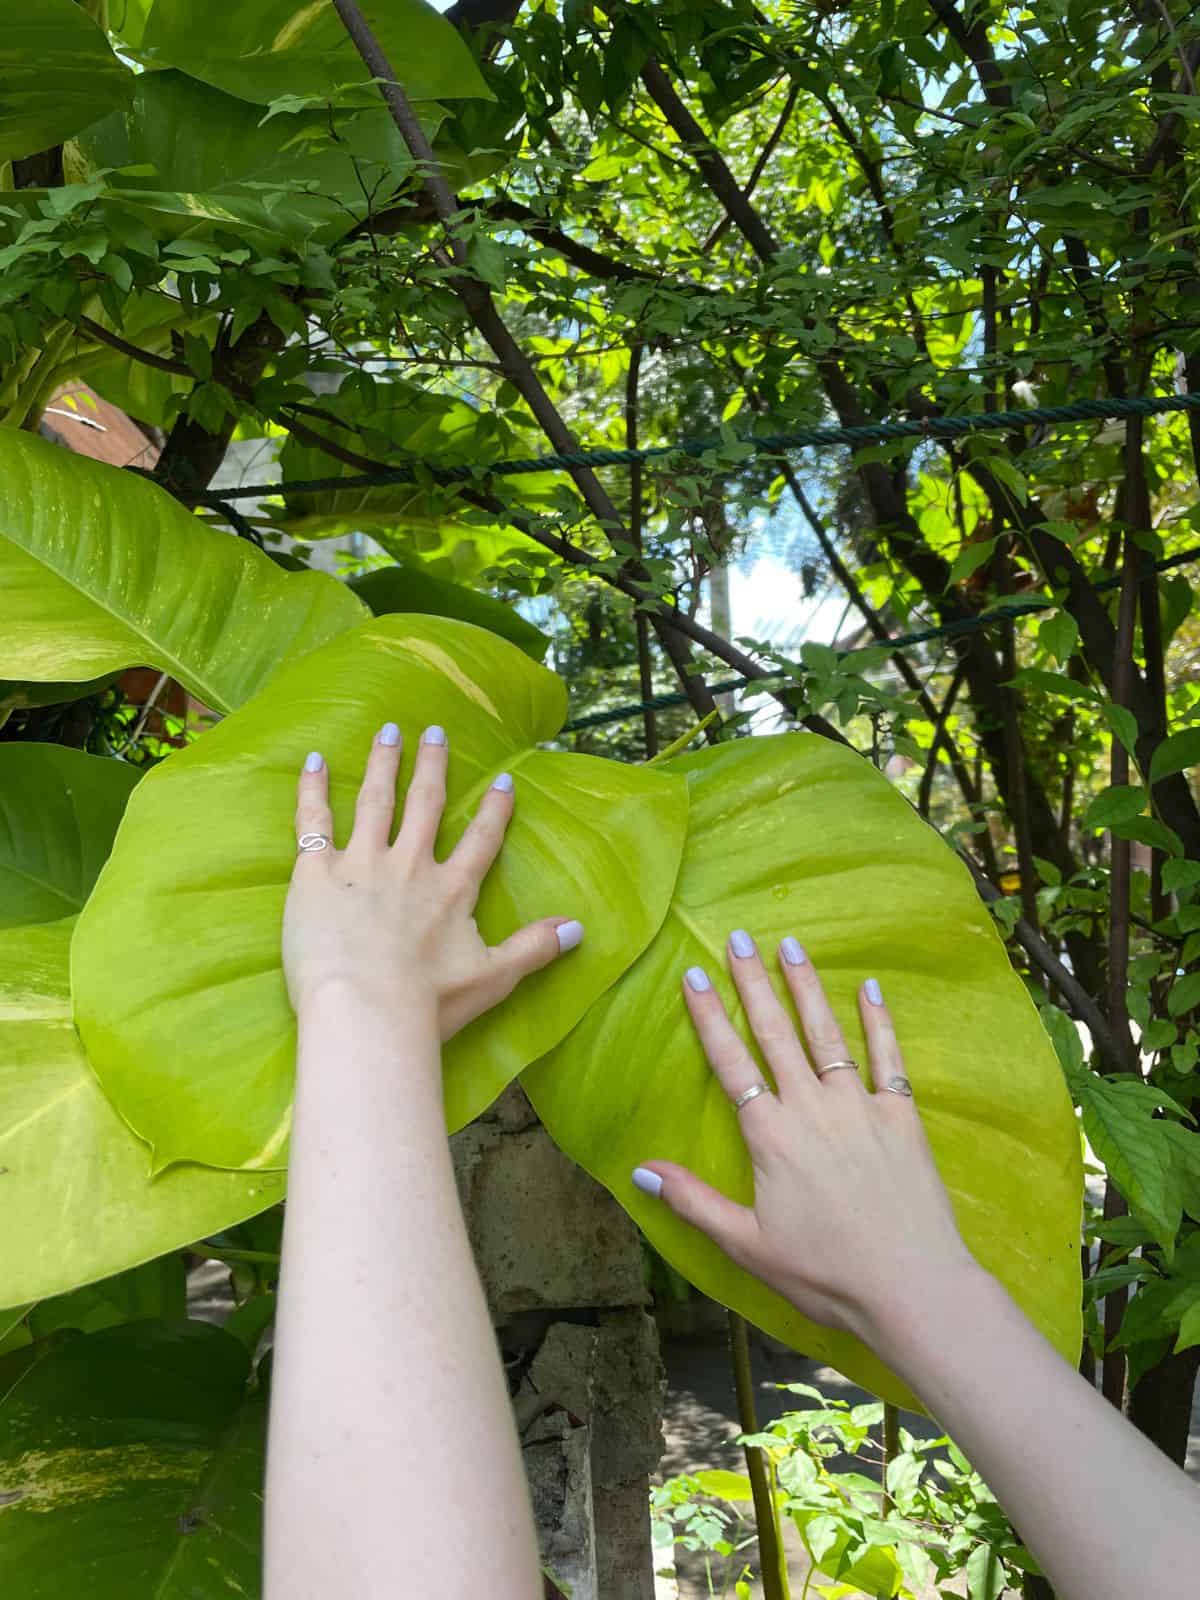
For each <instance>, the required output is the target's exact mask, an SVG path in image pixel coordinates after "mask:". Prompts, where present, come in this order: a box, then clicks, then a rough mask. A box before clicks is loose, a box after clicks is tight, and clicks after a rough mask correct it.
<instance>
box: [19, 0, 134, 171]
mask: <svg viewBox="0 0 1200 1600" xmlns="http://www.w3.org/2000/svg"><path fill="white" fill-rule="evenodd" d="M133 81H134V80H133V74H132V73H131V72H130V71H129V69H128V68H127V67H124V66H122V64H121V63H120V62H119V61H118V60H117V58H116V56H115V55H114V54H113V52H112V50H111V49H110V48H109V43H108V40H107V39H106V38H105V37H104V34H103V33H102V32H101V30H100V29H99V28H98V27H97V26H96V24H95V23H94V22H93V21H92V19H91V17H89V16H88V14H87V12H86V10H85V9H84V8H83V7H82V6H80V5H76V4H75V0H22V3H21V4H20V5H14V6H5V7H4V15H3V16H0V83H3V86H4V88H3V93H2V94H0V161H11V160H13V158H14V157H20V156H31V155H36V154H37V152H38V151H40V150H47V149H49V147H50V146H51V145H54V144H59V143H61V141H62V140H63V139H65V138H67V137H68V136H69V135H70V134H72V133H74V132H75V131H76V130H77V129H79V128H82V127H85V126H86V125H87V124H88V123H89V122H93V121H94V120H95V119H96V118H97V117H102V116H103V115H104V114H105V112H106V111H111V110H112V109H113V107H114V106H119V105H120V104H121V103H122V101H123V100H124V99H125V97H126V95H127V94H128V93H129V91H130V89H131V88H132V87H133Z"/></svg>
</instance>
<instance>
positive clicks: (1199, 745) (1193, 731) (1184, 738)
mask: <svg viewBox="0 0 1200 1600" xmlns="http://www.w3.org/2000/svg"><path fill="white" fill-rule="evenodd" d="M1197 762H1200V728H1184V729H1183V731H1182V732H1181V733H1173V734H1172V735H1171V737H1170V738H1169V739H1164V740H1163V742H1162V743H1161V744H1160V745H1159V746H1158V748H1157V750H1155V752H1154V755H1153V757H1152V758H1151V761H1150V783H1151V786H1152V787H1153V785H1154V784H1156V783H1161V781H1162V780H1163V779H1164V778H1169V777H1170V776H1171V774H1172V773H1174V772H1183V771H1185V770H1186V769H1187V768H1188V767H1194V766H1195V765H1196V763H1197Z"/></svg>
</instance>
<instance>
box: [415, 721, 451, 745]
mask: <svg viewBox="0 0 1200 1600" xmlns="http://www.w3.org/2000/svg"><path fill="white" fill-rule="evenodd" d="M445 742H446V730H445V728H439V727H438V725H437V723H436V722H435V723H434V725H433V727H432V728H426V729H425V732H424V733H423V734H422V735H421V743H422V744H445Z"/></svg>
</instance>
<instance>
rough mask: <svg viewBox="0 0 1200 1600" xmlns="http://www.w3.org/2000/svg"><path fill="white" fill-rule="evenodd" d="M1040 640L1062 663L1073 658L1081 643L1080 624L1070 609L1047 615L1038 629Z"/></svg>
mask: <svg viewBox="0 0 1200 1600" xmlns="http://www.w3.org/2000/svg"><path fill="white" fill-rule="evenodd" d="M1038 642H1039V643H1040V644H1041V646H1042V648H1043V650H1045V651H1047V652H1048V653H1049V654H1050V655H1052V656H1053V657H1054V659H1055V660H1056V661H1058V662H1060V663H1061V664H1062V665H1064V666H1065V665H1066V663H1067V662H1068V661H1069V660H1070V659H1071V656H1072V655H1073V654H1074V652H1075V646H1076V645H1077V644H1078V643H1079V624H1078V623H1077V622H1076V621H1075V618H1074V617H1073V616H1072V615H1071V613H1070V612H1069V611H1059V612H1057V613H1056V614H1055V615H1054V616H1052V617H1047V618H1046V620H1045V622H1043V623H1042V625H1041V627H1039V629H1038Z"/></svg>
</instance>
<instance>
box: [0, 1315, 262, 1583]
mask: <svg viewBox="0 0 1200 1600" xmlns="http://www.w3.org/2000/svg"><path fill="white" fill-rule="evenodd" d="M17 1369H23V1370H19V1371H18V1370H17ZM249 1377H250V1357H249V1354H248V1353H247V1351H246V1350H245V1349H244V1347H243V1346H242V1345H241V1344H239V1342H238V1341H237V1340H236V1339H235V1338H234V1337H233V1336H232V1335H231V1334H228V1333H226V1332H225V1331H224V1330H223V1329H221V1328H213V1327H210V1326H209V1325H208V1324H207V1323H203V1322H138V1323H132V1324H130V1325H129V1326H126V1327H119V1328H106V1329H104V1330H103V1331H102V1332H99V1333H91V1334H85V1335H80V1336H78V1337H75V1338H72V1339H68V1340H67V1341H65V1342H64V1343H63V1344H62V1345H60V1346H58V1347H57V1348H54V1349H50V1350H48V1351H45V1352H42V1351H37V1352H29V1351H23V1352H20V1353H19V1354H18V1355H17V1356H16V1357H9V1358H8V1366H7V1367H6V1369H5V1372H4V1373H3V1375H2V1381H0V1393H2V1394H3V1399H2V1400H0V1572H3V1574H4V1576H5V1578H6V1580H7V1582H6V1585H5V1588H6V1592H8V1593H11V1594H14V1595H16V1594H19V1595H21V1596H22V1600H81V1597H83V1596H85V1595H86V1596H88V1597H90V1600H150V1597H151V1596H153V1597H154V1600H229V1597H230V1596H238V1595H241V1596H246V1597H249V1596H251V1595H257V1594H259V1593H261V1582H262V1580H261V1573H260V1566H261V1559H262V1558H261V1528H262V1476H263V1459H264V1451H265V1443H266V1421H267V1405H266V1396H265V1394H264V1393H263V1392H261V1391H259V1392H255V1393H250V1392H248V1389H249Z"/></svg>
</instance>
